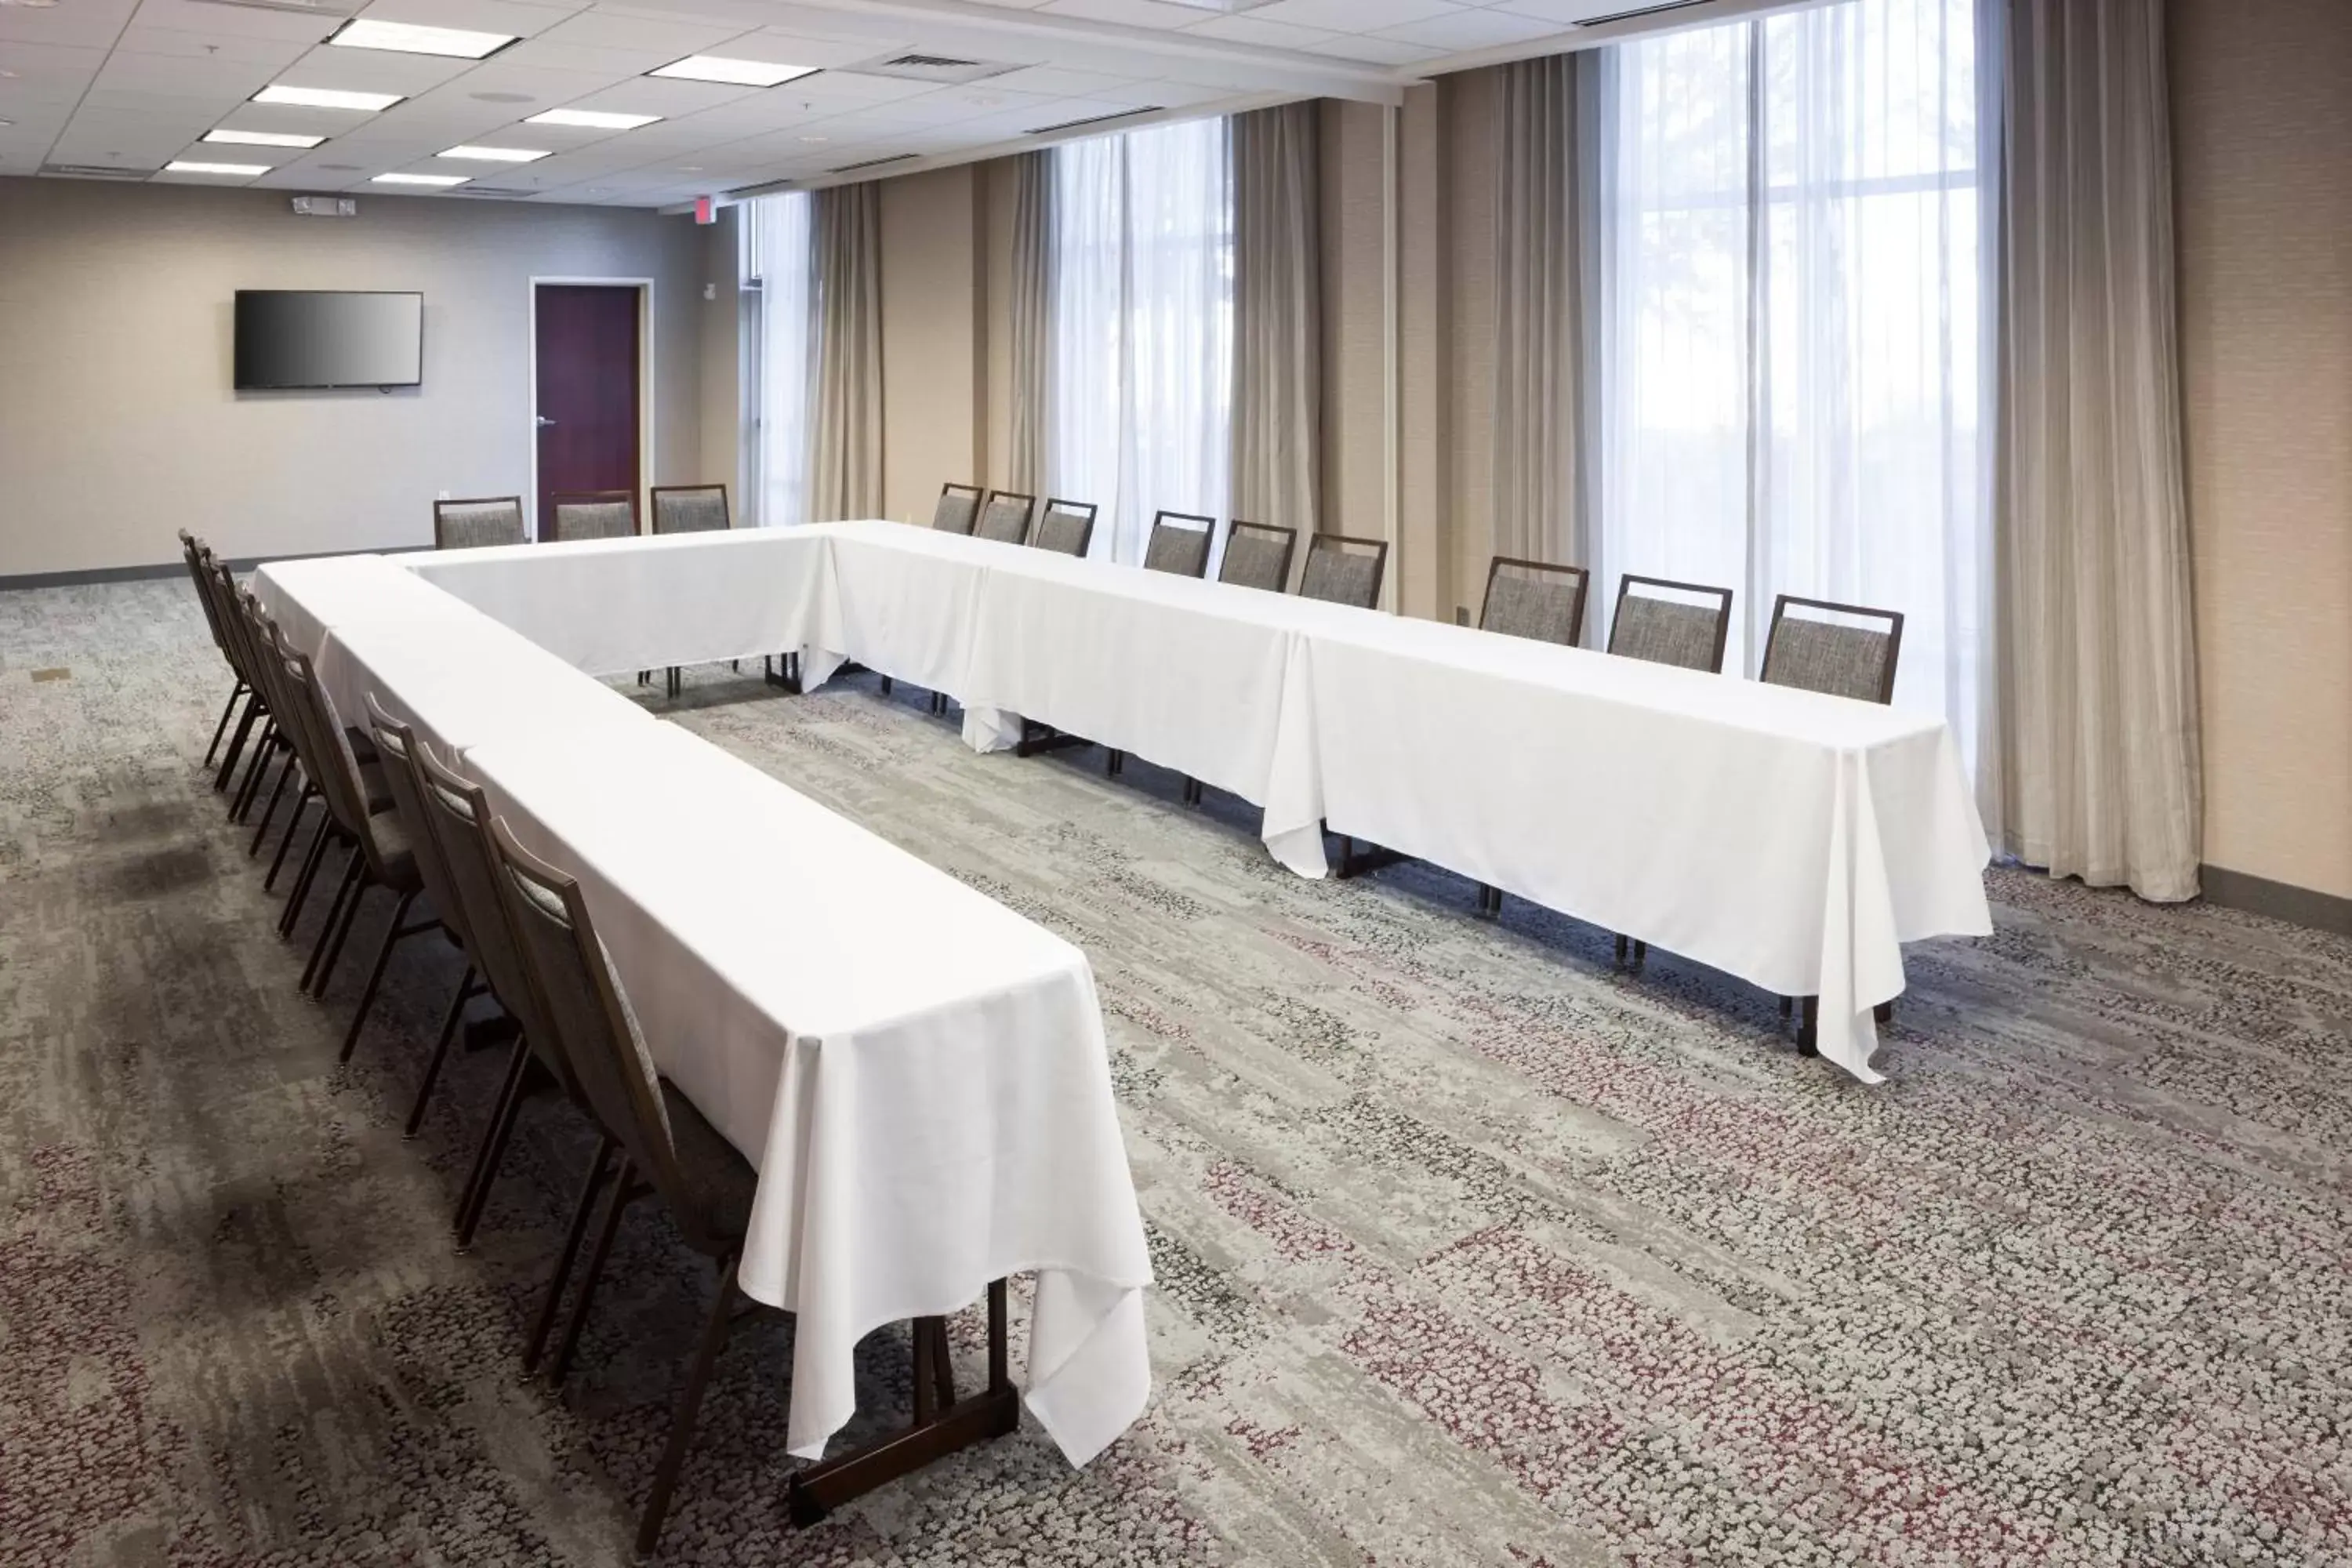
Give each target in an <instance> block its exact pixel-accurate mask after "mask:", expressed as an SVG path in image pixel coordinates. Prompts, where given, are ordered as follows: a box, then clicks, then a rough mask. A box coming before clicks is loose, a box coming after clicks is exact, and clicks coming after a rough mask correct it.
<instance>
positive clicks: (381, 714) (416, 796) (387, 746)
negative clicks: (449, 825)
mask: <svg viewBox="0 0 2352 1568" xmlns="http://www.w3.org/2000/svg"><path fill="white" fill-rule="evenodd" d="M367 711H368V732H369V733H370V734H371V735H373V737H374V738H375V752H376V755H377V756H379V757H381V758H383V782H384V786H385V787H386V788H387V789H389V790H391V791H392V807H393V809H394V811H396V812H398V813H399V814H400V820H401V824H402V826H405V827H406V828H407V829H408V843H409V847H410V848H411V849H412V850H414V851H415V855H416V874H417V875H418V876H419V877H420V878H422V879H424V882H425V892H426V893H427V894H429V895H430V896H431V898H432V900H433V912H434V913H436V914H437V915H439V916H440V917H441V923H442V924H443V925H446V926H447V927H448V928H449V929H450V931H453V932H455V933H456V934H457V941H458V942H460V943H461V944H463V945H464V946H465V947H466V948H467V951H468V952H470V951H471V950H472V948H473V945H474V938H473V935H472V929H473V928H472V927H471V926H470V925H468V924H467V920H466V901H465V900H464V899H462V898H460V897H459V896H458V893H457V880H456V879H455V878H453V877H452V876H451V875H450V874H449V858H448V856H447V855H446V854H444V853H443V852H442V848H441V839H440V837H439V836H438V835H437V834H436V832H435V831H434V826H433V815H432V813H431V812H429V811H427V810H426V809H425V774H424V773H423V772H422V771H421V770H420V769H419V768H418V767H417V765H416V752H417V750H418V748H417V744H416V732H415V731H413V730H411V729H410V728H409V727H408V726H407V725H405V724H404V723H402V722H401V721H399V720H397V719H394V717H393V716H392V715H391V714H389V713H387V712H385V711H384V710H383V704H382V703H380V702H378V701H377V700H376V698H375V693H374V692H373V691H371V692H369V693H368V695H367Z"/></svg>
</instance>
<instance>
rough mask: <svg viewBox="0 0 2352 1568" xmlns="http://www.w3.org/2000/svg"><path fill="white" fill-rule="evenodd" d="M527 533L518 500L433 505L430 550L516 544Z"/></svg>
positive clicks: (499, 498) (486, 498)
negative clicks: (431, 546) (431, 543)
mask: <svg viewBox="0 0 2352 1568" xmlns="http://www.w3.org/2000/svg"><path fill="white" fill-rule="evenodd" d="M529 538H530V533H529V531H527V530H525V529H524V527H523V525H522V497H520V496H477V497H474V498H472V499H470V500H436V501H435V502H434V503H433V548H434V549H436V550H479V549H483V548H485V547H487V546H488V545H493V544H520V543H522V542H524V541H526V540H528V539H529Z"/></svg>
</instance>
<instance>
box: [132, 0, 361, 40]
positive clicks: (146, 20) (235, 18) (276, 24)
mask: <svg viewBox="0 0 2352 1568" xmlns="http://www.w3.org/2000/svg"><path fill="white" fill-rule="evenodd" d="M341 25H342V21H341V18H340V17H336V16H300V15H298V14H294V13H290V12H285V11H258V10H254V9H252V8H250V7H247V6H242V5H203V4H200V3H199V0H146V4H145V5H142V6H140V7H139V26H141V27H142V28H146V27H161V28H163V29H164V30H165V31H167V32H173V33H194V34H195V35H196V36H197V37H244V38H277V39H279V40H281V41H283V42H286V43H301V44H315V43H318V42H320V40H322V39H324V38H325V37H327V35H328V34H330V33H331V32H333V31H334V30H335V29H336V28H337V27H339V26H341Z"/></svg>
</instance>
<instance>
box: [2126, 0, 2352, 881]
mask: <svg viewBox="0 0 2352 1568" xmlns="http://www.w3.org/2000/svg"><path fill="white" fill-rule="evenodd" d="M2169 42H2170V53H2171V70H2172V90H2173V106H2172V107H2173V144H2174V148H2175V163H2176V175H2177V180H2178V190H2179V207H2178V214H2177V218H2178V224H2179V248H2180V326H2181V360H2182V380H2183V399H2182V401H2183V404H2184V414H2185V429H2186V433H2187V439H2188V449H2189V527H2190V531H2191V535H2192V539H2193V545H2194V550H2195V558H2196V592H2197V640H2198V657H2199V663H2200V686H2201V689H2202V706H2203V718H2204V735H2205V805H2206V809H2205V859H2206V862H2207V863H2208V864H2209V865H2212V866H2217V867H2221V868H2226V869H2229V870H2232V871H2238V872H2242V873H2245V874H2248V875H2252V876H2257V877H2263V878H2267V879H2270V880H2273V881H2277V882H2285V883H2289V884H2291V885H2294V886H2296V887H2301V888H2306V889H2313V890H2315V891H2318V892H2322V893H2327V894H2331V895H2334V896H2336V897H2338V898H2352V5H2347V4H2346V3H2345V0H2263V3H2262V4H2260V5H2248V4H2246V3H2245V0H2173V4H2172V14H2171V37H2170V40H2169Z"/></svg>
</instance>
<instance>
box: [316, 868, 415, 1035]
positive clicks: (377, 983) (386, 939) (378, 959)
mask: <svg viewBox="0 0 2352 1568" xmlns="http://www.w3.org/2000/svg"><path fill="white" fill-rule="evenodd" d="M415 901H416V895H415V893H413V892H408V893H403V894H401V895H400V901H399V902H398V903H396V904H394V905H393V906H392V919H391V921H389V922H388V923H386V924H385V926H384V928H383V945H382V946H381V947H379V948H377V949H376V950H375V963H374V964H373V967H371V968H370V969H369V970H368V977H367V984H365V985H363V986H362V987H360V1005H358V1006H357V1007H355V1008H353V1009H352V1026H351V1027H350V1028H348V1029H345V1030H344V1031H343V1054H342V1055H341V1056H340V1057H337V1058H335V1059H336V1060H337V1061H339V1062H347V1061H349V1060H351V1059H352V1051H353V1050H354V1049H355V1048H357V1047H358V1045H359V1043H360V1031H361V1030H362V1029H363V1028H365V1027H366V1026H367V1016H368V1009H369V1008H371V1007H373V1006H374V1005H375V994H376V991H377V990H378V988H380V987H381V986H382V985H383V971H384V966H385V965H386V964H389V963H391V962H392V950H393V946H394V943H396V942H399V941H400V939H401V938H402V937H404V936H415V934H416V933H417V932H418V931H424V930H426V929H428V928H427V927H425V926H422V925H416V926H411V927H409V928H408V929H406V930H405V931H404V930H402V929H401V924H400V921H401V918H402V917H403V916H404V915H406V914H407V913H408V907H409V906H410V905H411V904H413V903H415ZM319 989H320V991H324V990H325V989H326V985H325V984H324V983H323V982H321V983H320V987H319Z"/></svg>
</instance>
